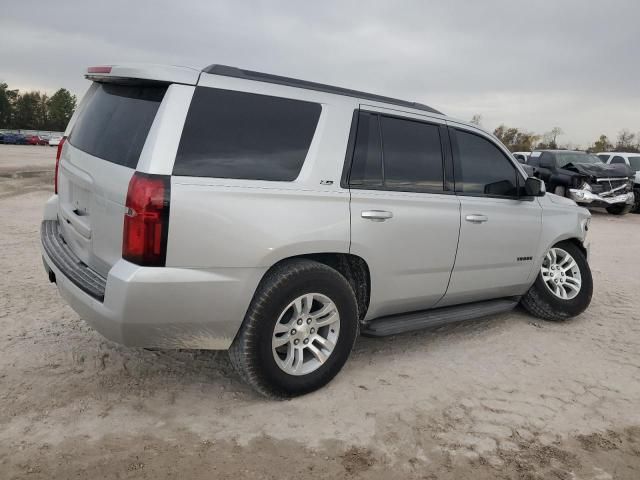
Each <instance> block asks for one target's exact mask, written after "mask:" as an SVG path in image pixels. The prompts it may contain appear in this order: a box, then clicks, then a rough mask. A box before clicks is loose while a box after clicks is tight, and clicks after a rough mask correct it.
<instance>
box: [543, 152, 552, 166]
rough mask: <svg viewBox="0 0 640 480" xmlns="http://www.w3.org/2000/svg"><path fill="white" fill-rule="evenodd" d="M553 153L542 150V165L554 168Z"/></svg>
mask: <svg viewBox="0 0 640 480" xmlns="http://www.w3.org/2000/svg"><path fill="white" fill-rule="evenodd" d="M553 158H554V157H553V153H549V152H542V155H540V166H541V167H544V168H553Z"/></svg>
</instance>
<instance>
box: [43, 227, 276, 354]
mask: <svg viewBox="0 0 640 480" xmlns="http://www.w3.org/2000/svg"><path fill="white" fill-rule="evenodd" d="M43 226H44V225H43ZM42 238H43V244H42V256H43V260H44V265H45V269H46V270H47V272H48V273H49V277H50V278H51V279H52V280H53V279H54V278H55V282H56V284H57V286H58V290H59V291H60V295H61V296H62V297H63V298H64V299H65V300H66V301H67V303H68V304H69V305H70V306H71V308H73V309H74V310H75V311H76V312H77V313H78V314H79V315H80V317H82V318H83V319H84V320H85V321H86V322H87V323H89V324H90V325H91V326H92V327H93V328H95V329H96V330H97V331H98V332H100V333H101V334H102V335H104V336H105V337H107V338H108V339H110V340H113V341H115V342H118V343H121V344H123V345H127V346H136V347H147V348H151V347H156V348H198V349H212V350H225V349H227V348H229V346H230V345H231V343H232V342H233V339H234V338H235V335H236V333H237V331H238V329H239V328H240V325H241V324H242V320H243V318H244V315H245V313H246V310H247V308H248V306H249V302H250V301H251V298H252V296H253V293H254V291H255V288H256V287H257V285H258V282H259V281H260V278H262V275H263V274H264V270H262V269H248V268H225V269H216V270H212V269H191V268H170V267H164V268H157V267H156V268H153V267H140V266H138V265H134V264H132V263H129V262H127V261H125V260H120V261H118V262H117V263H116V264H115V265H114V266H113V268H112V269H111V270H110V271H109V274H108V276H107V278H106V279H105V284H104V295H103V301H101V300H100V299H99V298H98V297H96V296H94V295H92V294H90V292H89V291H88V290H87V288H84V286H83V285H79V283H78V282H79V280H78V278H77V275H76V276H74V275H75V274H74V272H73V270H70V268H69V267H68V265H65V264H63V263H61V262H60V259H59V258H57V255H58V254H57V253H56V252H55V251H52V250H51V249H50V248H48V246H45V242H46V240H45V237H44V236H43V237H42ZM80 267H81V268H85V269H86V268H87V267H86V266H84V267H83V266H81V265H80ZM83 278H84V277H83ZM81 287H82V288H81Z"/></svg>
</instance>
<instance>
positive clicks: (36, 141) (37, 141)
mask: <svg viewBox="0 0 640 480" xmlns="http://www.w3.org/2000/svg"><path fill="white" fill-rule="evenodd" d="M46 144H47V141H46V140H45V139H44V138H42V137H39V136H38V135H29V136H27V145H46Z"/></svg>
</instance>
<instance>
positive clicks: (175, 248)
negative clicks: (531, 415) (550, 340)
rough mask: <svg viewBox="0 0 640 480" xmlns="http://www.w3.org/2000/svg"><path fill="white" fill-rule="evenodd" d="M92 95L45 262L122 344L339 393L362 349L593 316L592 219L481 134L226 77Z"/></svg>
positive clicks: (392, 102)
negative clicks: (522, 320)
mask: <svg viewBox="0 0 640 480" xmlns="http://www.w3.org/2000/svg"><path fill="white" fill-rule="evenodd" d="M86 76H87V78H88V79H90V80H92V81H93V84H92V85H91V87H90V89H89V91H88V93H87V94H86V96H85V97H84V99H83V100H82V102H81V104H80V105H79V107H78V110H77V112H76V114H75V115H74V117H73V119H72V120H71V122H70V124H69V126H68V128H67V131H66V132H65V138H64V140H63V141H62V142H61V145H60V146H59V148H58V161H57V162H56V180H55V181H56V192H55V195H53V196H52V197H51V198H50V199H49V201H48V202H47V204H46V207H45V212H44V221H43V223H42V230H41V239H42V255H43V258H44V264H45V268H46V270H47V272H48V274H49V278H50V280H51V281H54V282H55V283H56V284H57V286H58V289H59V291H60V293H61V295H62V296H63V297H64V299H65V300H66V301H67V302H68V303H69V304H70V305H71V307H72V308H73V309H74V310H75V311H76V312H78V313H79V315H80V316H81V317H82V318H84V319H85V320H86V321H87V322H89V323H90V324H91V325H92V326H93V327H94V328H95V329H96V330H98V331H99V332H101V333H102V334H103V335H104V336H106V337H108V338H110V339H112V340H114V341H116V342H120V343H122V344H125V345H130V346H139V347H159V348H197V349H228V350H229V352H230V357H231V360H232V362H233V364H234V366H235V367H236V368H237V370H238V372H239V373H240V375H242V377H243V378H244V379H246V381H247V382H249V383H250V384H251V385H252V386H253V387H254V388H255V389H256V390H258V391H259V392H261V393H263V394H266V395H270V396H275V397H287V396H294V395H299V394H303V393H306V392H310V391H312V390H314V389H317V388H319V387H321V386H322V385H324V384H326V383H327V382H329V381H330V380H331V379H332V378H333V377H334V376H335V375H336V374H337V373H338V372H339V370H340V369H341V368H342V366H343V365H344V363H345V361H346V360H347V357H348V356H349V353H350V351H351V349H352V346H353V344H354V341H355V340H356V338H357V336H358V335H359V333H363V334H366V335H371V336H385V335H393V334H397V333H401V332H406V331H410V330H415V329H420V328H425V327H432V326H435V325H441V324H444V323H447V322H452V321H459V320H464V319H470V318H477V317H480V316H486V315H492V314H496V313H499V312H504V311H507V310H510V309H512V308H514V307H516V306H517V305H518V304H521V305H522V306H523V307H524V308H525V309H526V310H527V311H529V312H531V313H532V314H533V315H536V316H538V317H541V318H544V319H547V320H564V319H566V318H570V317H573V316H575V315H578V314H579V313H581V312H582V311H584V310H585V309H586V308H587V306H588V305H589V302H590V300H591V294H592V280H591V273H590V270H589V265H588V263H587V247H586V244H585V236H586V233H587V229H588V226H589V219H590V214H589V212H588V211H587V210H585V209H584V208H580V207H578V206H577V205H576V204H575V203H574V202H573V201H571V200H569V199H566V198H562V197H559V196H556V195H552V194H547V195H545V191H544V185H543V184H542V182H541V181H540V180H538V179H536V178H527V176H526V174H525V173H524V171H523V170H522V168H521V166H520V165H519V164H518V162H517V161H516V160H515V159H514V158H513V156H511V155H510V153H509V151H508V150H507V149H506V148H505V147H504V146H503V145H502V144H501V143H500V142H499V141H498V140H496V138H495V137H493V136H492V135H490V134H488V133H486V132H485V131H483V130H481V129H479V128H478V127H476V126H474V125H471V124H468V123H464V122H460V121H457V120H453V119H451V118H449V117H447V116H445V115H443V114H441V113H439V112H437V111H436V110H434V109H432V108H429V107H427V106H425V105H421V104H418V103H412V102H406V101H402V100H396V99H393V98H387V97H381V96H377V95H372V94H367V93H364V92H357V91H353V90H346V89H342V88H337V87H332V86H328V85H322V84H318V83H312V82H307V81H301V80H295V79H291V78H285V77H279V76H274V75H268V74H263V73H258V72H251V71H246V70H241V69H237V68H232V67H226V66H220V65H212V66H210V67H207V68H205V69H204V70H202V71H199V70H193V69H189V68H182V67H161V66H122V65H115V66H102V67H92V68H89V70H88V72H87V75H86Z"/></svg>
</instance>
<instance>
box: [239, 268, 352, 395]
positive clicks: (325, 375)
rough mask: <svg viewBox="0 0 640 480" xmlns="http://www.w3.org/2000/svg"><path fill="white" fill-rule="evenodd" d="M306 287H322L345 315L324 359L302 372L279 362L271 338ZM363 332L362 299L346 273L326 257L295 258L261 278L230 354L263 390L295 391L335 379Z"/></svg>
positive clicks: (268, 392)
mask: <svg viewBox="0 0 640 480" xmlns="http://www.w3.org/2000/svg"><path fill="white" fill-rule="evenodd" d="M305 293H320V294H323V295H326V296H327V297H329V298H330V299H331V300H332V301H333V303H334V304H335V306H336V307H337V309H338V314H339V315H340V333H339V336H338V339H337V341H336V345H335V347H334V350H333V352H332V353H331V355H330V356H329V358H328V359H327V360H326V362H325V363H324V364H323V365H321V366H320V367H319V368H318V369H317V370H314V371H313V372H311V373H308V374H306V375H299V376H296V375H290V374H288V373H286V372H285V371H284V370H282V369H280V367H279V366H278V365H277V363H276V361H275V359H274V357H273V352H272V349H271V341H272V336H273V331H274V328H275V324H276V322H277V321H278V317H279V316H280V314H281V313H282V311H283V310H284V309H285V308H286V307H287V305H289V303H291V302H292V301H293V300H294V299H296V298H297V297H299V296H300V295H304V294H305ZM358 334H359V323H358V304H357V301H356V297H355V294H354V292H353V289H352V288H351V286H350V285H349V283H348V282H347V280H346V279H345V278H344V276H342V275H341V274H340V273H339V272H337V271H336V270H334V269H333V268H331V267H328V266H326V265H324V264H322V263H319V262H315V261H312V260H306V259H294V260H290V261H285V262H283V263H282V264H280V265H277V266H276V267H274V268H273V269H272V270H271V271H270V272H268V273H267V275H266V276H265V278H264V279H263V280H262V281H261V282H260V285H259V287H258V289H257V290H256V293H255V294H254V296H253V299H252V301H251V305H250V306H249V309H248V310H247V314H246V315H245V318H244V321H243V323H242V327H240V331H239V332H238V334H237V335H236V338H235V339H234V341H233V344H232V345H231V348H230V349H229V357H230V359H231V363H232V364H233V366H234V367H235V369H236V371H237V372H238V373H239V374H240V376H241V377H242V378H243V379H244V380H245V381H246V382H247V383H248V384H249V385H251V386H252V387H253V388H254V389H255V390H256V391H258V392H259V393H261V394H263V395H265V396H268V397H275V398H288V397H295V396H298V395H303V394H305V393H309V392H312V391H314V390H317V389H318V388H320V387H322V386H324V385H326V384H327V383H329V382H330V381H331V380H332V379H333V377H335V376H336V375H337V374H338V372H339V371H340V370H341V369H342V367H343V366H344V364H345V362H346V361H347V358H348V357H349V354H350V353H351V349H352V348H353V345H354V343H355V340H356V338H357V337H358Z"/></svg>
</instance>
